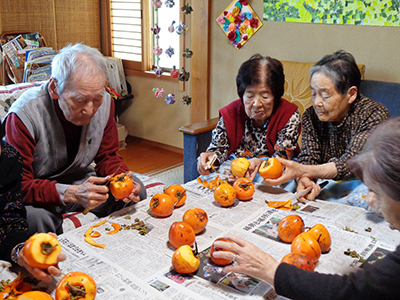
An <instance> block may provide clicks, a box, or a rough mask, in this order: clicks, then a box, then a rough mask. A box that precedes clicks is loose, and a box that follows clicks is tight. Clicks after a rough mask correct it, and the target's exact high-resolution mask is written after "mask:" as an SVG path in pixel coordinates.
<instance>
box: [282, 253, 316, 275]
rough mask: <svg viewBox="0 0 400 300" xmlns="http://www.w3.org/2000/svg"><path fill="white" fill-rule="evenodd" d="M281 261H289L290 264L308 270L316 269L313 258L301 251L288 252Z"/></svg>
mask: <svg viewBox="0 0 400 300" xmlns="http://www.w3.org/2000/svg"><path fill="white" fill-rule="evenodd" d="M281 262H283V263H287V264H290V265H294V266H296V267H298V268H300V269H303V270H307V271H314V269H315V264H314V262H313V261H312V259H311V258H309V257H308V256H306V255H304V254H301V253H297V252H295V253H289V254H286V255H285V256H284V257H283V258H282V260H281Z"/></svg>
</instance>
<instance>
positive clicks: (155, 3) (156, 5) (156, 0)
mask: <svg viewBox="0 0 400 300" xmlns="http://www.w3.org/2000/svg"><path fill="white" fill-rule="evenodd" d="M161 5H162V1H161V0H153V6H154V10H155V11H157V10H158V9H159V8H160V7H161Z"/></svg>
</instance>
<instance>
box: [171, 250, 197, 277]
mask: <svg viewBox="0 0 400 300" xmlns="http://www.w3.org/2000/svg"><path fill="white" fill-rule="evenodd" d="M199 266H200V258H199V254H198V252H197V245H196V249H195V250H193V249H192V247H190V246H189V245H183V246H180V247H179V248H178V249H176V250H175V252H174V255H172V267H173V268H174V270H175V271H176V272H178V273H180V274H190V273H193V272H196V271H197V270H198V269H199Z"/></svg>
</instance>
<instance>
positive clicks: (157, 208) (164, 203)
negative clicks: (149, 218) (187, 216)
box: [150, 193, 174, 217]
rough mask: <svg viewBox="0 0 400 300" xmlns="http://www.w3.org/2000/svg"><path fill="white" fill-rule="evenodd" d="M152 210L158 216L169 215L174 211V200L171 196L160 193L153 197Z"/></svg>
mask: <svg viewBox="0 0 400 300" xmlns="http://www.w3.org/2000/svg"><path fill="white" fill-rule="evenodd" d="M150 210H151V212H152V213H153V214H154V215H155V216H157V217H169V216H170V215H172V212H173V211H174V202H173V201H172V198H171V196H169V195H167V194H164V193H158V194H155V195H154V196H153V198H151V201H150Z"/></svg>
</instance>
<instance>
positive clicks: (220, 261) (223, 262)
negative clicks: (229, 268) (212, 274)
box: [210, 238, 234, 266]
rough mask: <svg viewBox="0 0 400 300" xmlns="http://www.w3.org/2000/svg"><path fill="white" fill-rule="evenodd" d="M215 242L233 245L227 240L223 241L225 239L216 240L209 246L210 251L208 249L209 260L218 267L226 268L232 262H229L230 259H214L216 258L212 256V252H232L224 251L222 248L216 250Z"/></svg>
mask: <svg viewBox="0 0 400 300" xmlns="http://www.w3.org/2000/svg"><path fill="white" fill-rule="evenodd" d="M216 241H222V242H228V243H233V242H232V241H230V240H227V239H225V238H217V239H216V240H215V241H214V242H213V244H212V246H211V249H210V258H211V260H212V261H213V263H214V264H216V265H219V266H226V265H229V264H230V263H232V260H231V259H225V258H220V257H219V258H216V257H214V256H213V254H214V252H217V251H228V252H232V251H230V250H226V249H224V248H218V247H216V246H215V242H216ZM232 253H234V252H232Z"/></svg>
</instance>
